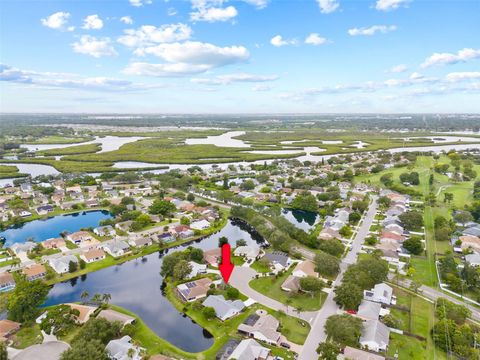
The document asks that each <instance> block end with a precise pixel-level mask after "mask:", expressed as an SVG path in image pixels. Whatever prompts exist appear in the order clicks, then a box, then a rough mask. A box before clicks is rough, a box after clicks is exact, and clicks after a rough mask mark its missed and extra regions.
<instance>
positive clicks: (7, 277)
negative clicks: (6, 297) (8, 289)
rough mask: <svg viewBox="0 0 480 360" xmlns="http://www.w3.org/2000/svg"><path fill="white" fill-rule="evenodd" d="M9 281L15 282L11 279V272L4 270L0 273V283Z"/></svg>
mask: <svg viewBox="0 0 480 360" xmlns="http://www.w3.org/2000/svg"><path fill="white" fill-rule="evenodd" d="M9 283H14V284H15V280H14V279H13V276H12V274H10V273H9V272H6V271H5V272H2V273H0V284H9Z"/></svg>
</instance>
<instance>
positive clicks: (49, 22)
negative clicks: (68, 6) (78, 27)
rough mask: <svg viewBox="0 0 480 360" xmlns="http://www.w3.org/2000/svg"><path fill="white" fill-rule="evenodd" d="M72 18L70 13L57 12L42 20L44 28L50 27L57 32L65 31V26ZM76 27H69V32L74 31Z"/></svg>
mask: <svg viewBox="0 0 480 360" xmlns="http://www.w3.org/2000/svg"><path fill="white" fill-rule="evenodd" d="M69 18H70V13H68V12H63V11H59V12H56V13H54V14H52V15H50V16H48V17H46V18H44V19H41V20H40V21H41V22H42V25H43V26H46V27H49V28H50V29H55V30H65V25H66V24H67V23H68V19H69ZM74 29H75V28H74V27H68V28H67V29H66V30H67V31H73V30H74Z"/></svg>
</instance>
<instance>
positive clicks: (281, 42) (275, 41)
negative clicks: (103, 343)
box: [270, 35, 297, 47]
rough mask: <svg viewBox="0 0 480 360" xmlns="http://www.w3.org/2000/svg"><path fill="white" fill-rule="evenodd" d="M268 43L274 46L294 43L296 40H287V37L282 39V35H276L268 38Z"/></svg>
mask: <svg viewBox="0 0 480 360" xmlns="http://www.w3.org/2000/svg"><path fill="white" fill-rule="evenodd" d="M270 44H272V45H273V46H276V47H280V46H285V45H296V44H297V40H296V39H290V40H287V39H284V38H283V37H282V35H276V36H274V37H273V38H272V39H271V40H270Z"/></svg>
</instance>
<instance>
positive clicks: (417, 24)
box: [0, 0, 480, 113]
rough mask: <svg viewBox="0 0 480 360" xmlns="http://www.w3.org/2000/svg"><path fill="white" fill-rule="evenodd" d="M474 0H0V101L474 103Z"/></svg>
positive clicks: (19, 104)
mask: <svg viewBox="0 0 480 360" xmlns="http://www.w3.org/2000/svg"><path fill="white" fill-rule="evenodd" d="M479 14H480V1H478V0H470V1H458V0H451V1H444V0H443V1H442V0H437V1H425V0H355V1H352V0H351V1H347V0H300V1H298V0H295V1H293V0H290V1H286V0H238V1H227V0H191V1H187V0H185V1H176V0H170V1H165V0H111V1H84V0H77V1H60V0H57V1H21V0H2V1H1V2H0V44H1V45H0V63H1V64H2V65H0V95H1V98H0V111H2V112H25V111H32V112H145V113H167V112H176V113H276V112H282V113H295V112H300V113H312V112H313V113H334V112H336V113H339V112H383V113H388V112H480V21H479Z"/></svg>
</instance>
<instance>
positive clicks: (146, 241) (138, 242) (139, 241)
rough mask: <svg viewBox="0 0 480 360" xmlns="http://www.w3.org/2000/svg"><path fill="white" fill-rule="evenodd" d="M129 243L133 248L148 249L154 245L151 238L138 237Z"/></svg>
mask: <svg viewBox="0 0 480 360" xmlns="http://www.w3.org/2000/svg"><path fill="white" fill-rule="evenodd" d="M128 243H129V244H130V246H133V247H146V246H150V245H152V244H153V240H152V238H150V237H138V238H136V239H131V240H130V241H129V242H128Z"/></svg>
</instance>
